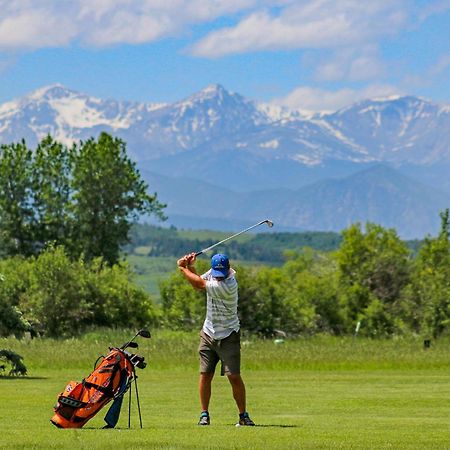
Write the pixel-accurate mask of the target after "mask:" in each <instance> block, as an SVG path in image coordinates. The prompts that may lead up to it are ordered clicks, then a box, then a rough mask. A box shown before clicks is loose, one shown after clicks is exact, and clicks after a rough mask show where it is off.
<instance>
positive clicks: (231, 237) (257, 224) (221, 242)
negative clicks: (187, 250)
mask: <svg viewBox="0 0 450 450" xmlns="http://www.w3.org/2000/svg"><path fill="white" fill-rule="evenodd" d="M263 223H267V224H268V225H269V226H272V225H273V223H272V222H271V221H270V220H262V221H261V222H258V223H256V224H255V225H252V226H251V227H248V228H246V229H245V230H242V231H239V233H236V234H233V235H232V236H229V237H227V238H225V239H223V240H222V241H220V242H217V243H216V244H213V245H211V246H209V247H207V248H204V249H203V250H200V251H199V252H197V253H196V254H195V256H199V255H201V254H202V253H205V252H207V251H209V250H212V249H213V248H214V247H217V246H218V245H220V244H223V243H224V242H227V241H229V240H230V239H233V238H235V237H236V236H239V235H240V234H243V233H246V232H247V231H249V230H251V229H253V228H256V227H259V226H260V225H262V224H263Z"/></svg>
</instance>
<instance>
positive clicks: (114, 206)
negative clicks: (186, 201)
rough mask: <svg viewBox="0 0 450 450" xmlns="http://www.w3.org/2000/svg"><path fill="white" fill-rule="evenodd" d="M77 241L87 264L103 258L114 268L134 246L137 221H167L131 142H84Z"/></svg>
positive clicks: (77, 177) (103, 138)
mask: <svg viewBox="0 0 450 450" xmlns="http://www.w3.org/2000/svg"><path fill="white" fill-rule="evenodd" d="M73 190H74V196H73V197H74V216H75V218H76V226H75V233H74V242H76V244H77V252H78V253H79V254H84V255H85V258H86V259H87V260H91V259H93V258H95V257H98V256H102V257H103V258H104V259H105V261H106V262H107V263H109V264H114V263H116V262H117V261H118V259H119V251H120V248H121V246H122V245H124V244H126V243H127V242H128V232H129V230H130V227H131V224H132V221H133V220H134V219H136V218H137V216H138V215H139V214H144V213H146V214H154V215H156V216H157V217H159V218H160V219H164V215H163V212H162V211H163V208H164V206H165V205H162V204H161V203H159V201H158V200H157V196H156V194H154V195H149V194H148V193H147V185H146V183H145V182H144V181H143V180H142V178H141V176H140V173H139V171H138V170H137V169H136V165H135V163H134V162H132V161H131V160H130V159H129V157H128V156H127V152H126V146H125V143H124V142H123V141H122V140H120V139H117V138H113V137H111V136H110V135H108V134H106V133H102V134H101V135H100V136H99V138H98V140H97V141H95V140H94V139H89V140H88V141H86V142H84V143H81V144H80V147H79V149H78V151H77V152H76V155H75V160H74V169H73Z"/></svg>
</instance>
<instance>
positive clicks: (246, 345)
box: [0, 332, 450, 449]
mask: <svg viewBox="0 0 450 450" xmlns="http://www.w3.org/2000/svg"><path fill="white" fill-rule="evenodd" d="M129 334H131V333H129ZM129 334H127V333H123V332H120V333H119V332H116V333H113V332H95V333H90V334H88V335H86V336H85V337H83V338H82V339H77V340H64V341H54V340H33V341H20V342H19V341H15V340H14V339H8V340H5V339H2V340H0V348H10V349H12V350H15V351H16V352H17V353H19V354H21V355H23V356H24V357H25V363H26V365H27V366H28V368H29V376H28V377H27V378H21V379H6V378H3V379H2V378H0V401H1V403H0V433H1V434H0V436H1V437H0V439H1V440H0V448H2V449H3V448H5V449H6V448H7V449H10V448H14V449H16V448H23V449H31V448H40V449H49V448H70V449H72V448H73V449H77V448H86V449H87V448H90V449H91V448H116V449H138V448H155V449H160V448H161V449H162V448H164V449H169V448H173V449H184V448H186V449H207V448H211V449H289V448H305V449H314V448H330V449H335V448H342V449H384V448H386V449H402V448H409V449H433V448H436V449H443V448H450V345H449V344H450V342H449V341H448V340H442V341H439V342H437V343H433V345H432V347H431V348H430V349H429V350H426V351H425V350H423V348H422V343H421V341H420V340H419V339H417V340H413V339H408V340H393V341H371V340H353V339H342V338H341V339H339V338H330V337H316V338H311V339H301V340H296V341H287V342H285V343H284V344H281V345H275V344H274V342H272V341H270V340H268V341H256V340H248V341H247V340H244V342H243V357H244V368H243V375H244V379H245V381H246V384H247V391H248V404H249V408H248V409H249V411H250V413H251V415H252V417H253V418H254V420H255V422H257V425H258V426H257V427H255V428H242V427H241V428H236V427H235V426H234V424H235V422H236V420H237V415H236V411H235V406H234V403H233V400H232V398H231V394H230V388H229V386H228V383H227V380H226V379H224V378H221V377H219V376H217V378H216V380H215V382H214V387H213V399H212V404H211V408H210V411H211V421H212V424H211V426H210V427H202V428H200V427H198V426H197V425H196V421H197V416H198V413H199V406H198V399H197V360H196V345H197V336H196V334H195V333H170V332H155V333H154V337H153V338H152V339H151V340H148V341H144V340H141V341H140V344H141V345H140V349H139V350H140V353H141V354H143V355H144V356H146V358H147V359H148V362H149V364H148V367H147V368H146V369H145V370H143V371H140V372H139V373H140V377H139V390H140V400H141V409H142V417H143V423H144V428H143V429H142V430H141V429H139V421H138V416H137V411H136V409H135V408H134V407H135V403H134V404H133V411H132V429H130V430H129V429H127V425H128V424H127V412H128V411H127V404H126V403H125V404H124V408H123V411H122V416H121V419H120V422H119V426H118V428H117V429H114V430H102V429H101V427H102V426H103V416H104V413H105V412H106V410H103V411H101V412H100V413H99V415H98V416H97V417H96V418H94V419H93V420H91V421H90V422H88V424H87V425H86V427H85V429H82V430H60V429H57V428H55V427H54V426H53V425H51V424H50V422H49V419H50V417H51V415H52V405H53V404H54V402H55V399H56V396H57V394H58V393H59V392H60V391H61V390H62V389H63V388H64V386H65V384H66V383H67V382H68V381H69V380H72V379H73V380H80V379H81V378H82V377H84V376H87V375H88V374H89V372H90V371H91V369H92V365H93V363H94V361H95V359H96V358H97V356H98V355H99V354H101V353H104V352H105V351H106V349H107V347H108V345H113V344H121V343H122V342H123V341H126V340H127V337H128V336H129ZM133 400H134V398H133Z"/></svg>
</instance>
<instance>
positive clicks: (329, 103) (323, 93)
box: [272, 84, 403, 111]
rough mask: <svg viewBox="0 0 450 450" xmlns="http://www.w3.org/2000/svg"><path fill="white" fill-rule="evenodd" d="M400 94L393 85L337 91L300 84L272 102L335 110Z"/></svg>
mask: <svg viewBox="0 0 450 450" xmlns="http://www.w3.org/2000/svg"><path fill="white" fill-rule="evenodd" d="M401 94H403V92H402V91H401V90H400V89H398V88H396V87H394V86H390V85H380V84H373V85H369V86H366V87H364V88H362V89H359V90H357V89H350V88H344V89H339V90H337V91H327V90H325V89H319V88H313V87H308V86H301V87H298V88H296V89H294V90H293V91H292V92H290V93H289V94H288V95H286V96H285V97H282V98H278V99H274V100H273V101H272V103H273V104H276V105H283V106H287V107H289V108H292V109H302V110H306V111H336V110H338V109H340V108H344V107H346V106H348V105H350V104H352V103H355V102H357V101H360V100H363V99H367V98H379V97H388V96H391V95H401Z"/></svg>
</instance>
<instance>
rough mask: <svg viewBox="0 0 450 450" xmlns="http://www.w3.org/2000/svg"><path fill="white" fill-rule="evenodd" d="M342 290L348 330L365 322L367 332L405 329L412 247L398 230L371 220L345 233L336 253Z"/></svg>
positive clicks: (342, 301)
mask: <svg viewBox="0 0 450 450" xmlns="http://www.w3.org/2000/svg"><path fill="white" fill-rule="evenodd" d="M336 256H337V262H338V275H339V290H340V298H341V303H342V307H343V309H344V315H345V317H346V319H347V324H346V326H347V331H348V332H350V331H351V329H352V328H353V327H354V325H355V324H356V322H357V321H359V320H362V321H364V322H365V323H364V328H362V331H363V332H366V333H367V334H370V335H380V334H381V335H385V334H392V333H393V332H394V331H398V330H399V329H401V328H403V326H404V324H403V322H402V321H401V320H399V319H401V317H402V316H403V314H402V312H401V309H402V307H403V306H402V301H401V300H402V295H401V294H402V291H403V289H404V288H405V286H406V285H407V283H408V282H409V276H410V264H409V250H408V248H407V246H406V244H405V243H404V242H402V241H401V240H400V238H399V237H398V235H397V233H396V232H395V230H392V229H389V230H388V229H385V228H383V227H381V226H379V225H376V224H372V223H367V224H366V230H365V233H363V232H362V230H361V226H360V225H359V224H355V225H352V226H351V227H350V228H348V229H347V230H344V232H343V242H342V244H341V247H340V248H339V250H338V251H337V252H336Z"/></svg>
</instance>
